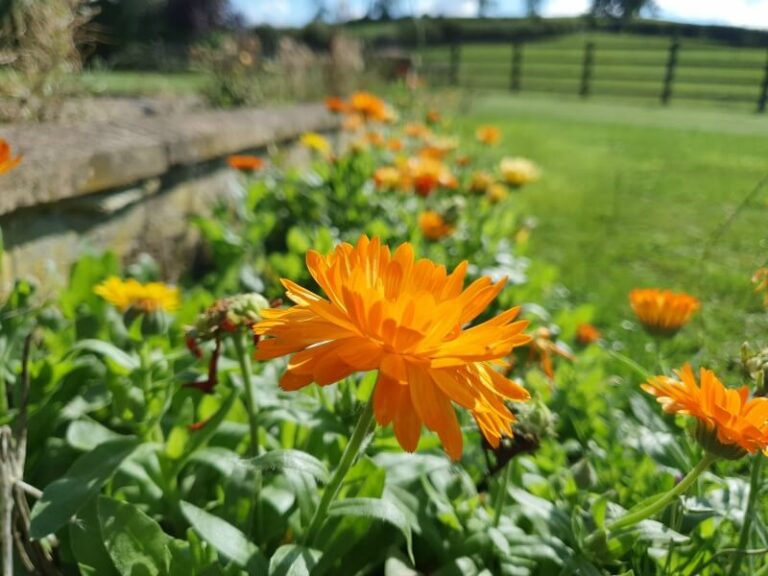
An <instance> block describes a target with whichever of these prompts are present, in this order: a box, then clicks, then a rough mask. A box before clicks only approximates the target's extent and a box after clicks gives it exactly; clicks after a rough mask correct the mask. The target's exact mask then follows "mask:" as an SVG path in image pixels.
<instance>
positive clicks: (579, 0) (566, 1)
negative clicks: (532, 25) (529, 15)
mask: <svg viewBox="0 0 768 576" xmlns="http://www.w3.org/2000/svg"><path fill="white" fill-rule="evenodd" d="M591 5H592V2H590V0H544V3H543V6H542V8H541V15H542V16H547V17H554V16H581V15H582V14H584V13H585V12H588V11H589V7H590V6H591Z"/></svg>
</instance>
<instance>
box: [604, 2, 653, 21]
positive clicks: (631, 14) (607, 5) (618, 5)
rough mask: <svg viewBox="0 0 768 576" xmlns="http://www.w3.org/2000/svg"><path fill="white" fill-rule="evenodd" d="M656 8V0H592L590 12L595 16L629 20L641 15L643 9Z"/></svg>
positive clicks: (651, 9)
mask: <svg viewBox="0 0 768 576" xmlns="http://www.w3.org/2000/svg"><path fill="white" fill-rule="evenodd" d="M655 9H656V4H655V2H654V0H592V9H591V11H590V13H591V14H592V15H593V16H604V17H608V18H617V19H621V20H629V19H630V18H635V17H636V16H639V15H640V12H642V11H643V10H650V11H653V10H655Z"/></svg>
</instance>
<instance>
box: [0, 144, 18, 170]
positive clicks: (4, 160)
mask: <svg viewBox="0 0 768 576" xmlns="http://www.w3.org/2000/svg"><path fill="white" fill-rule="evenodd" d="M23 158H24V157H23V156H21V155H18V156H14V155H13V152H12V151H11V145H10V144H8V142H6V141H5V140H3V139H2V138H0V174H5V173H6V172H10V171H11V170H13V169H14V168H16V166H18V165H19V164H21V161H22V159H23Z"/></svg>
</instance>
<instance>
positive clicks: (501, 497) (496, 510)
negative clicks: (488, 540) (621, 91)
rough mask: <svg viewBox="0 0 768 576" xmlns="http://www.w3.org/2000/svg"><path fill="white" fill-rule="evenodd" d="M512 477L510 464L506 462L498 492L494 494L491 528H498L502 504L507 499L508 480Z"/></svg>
mask: <svg viewBox="0 0 768 576" xmlns="http://www.w3.org/2000/svg"><path fill="white" fill-rule="evenodd" d="M510 476H512V462H511V461H510V462H507V464H506V466H504V471H503V472H502V473H501V479H500V480H499V490H498V492H497V493H496V502H495V503H494V507H493V526H494V527H495V528H498V526H499V522H500V521H501V513H502V511H503V509H504V502H505V501H506V499H507V492H508V490H507V486H508V485H509V478H510Z"/></svg>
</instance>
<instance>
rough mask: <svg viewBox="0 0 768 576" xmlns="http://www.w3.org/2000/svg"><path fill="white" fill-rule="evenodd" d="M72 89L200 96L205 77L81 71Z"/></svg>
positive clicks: (112, 93) (157, 73)
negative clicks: (198, 94)
mask: <svg viewBox="0 0 768 576" xmlns="http://www.w3.org/2000/svg"><path fill="white" fill-rule="evenodd" d="M73 81H74V82H75V83H76V86H75V88H79V89H84V90H86V91H87V92H89V93H93V94H97V95H106V96H147V95H157V94H167V95H181V94H195V93H199V92H200V91H201V90H202V89H203V88H204V86H205V83H206V77H205V75H204V74H201V73H197V72H178V73H173V74H169V73H160V72H117V71H109V72H96V71H88V72H83V73H82V74H80V75H78V76H77V77H76V78H74V79H73Z"/></svg>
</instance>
